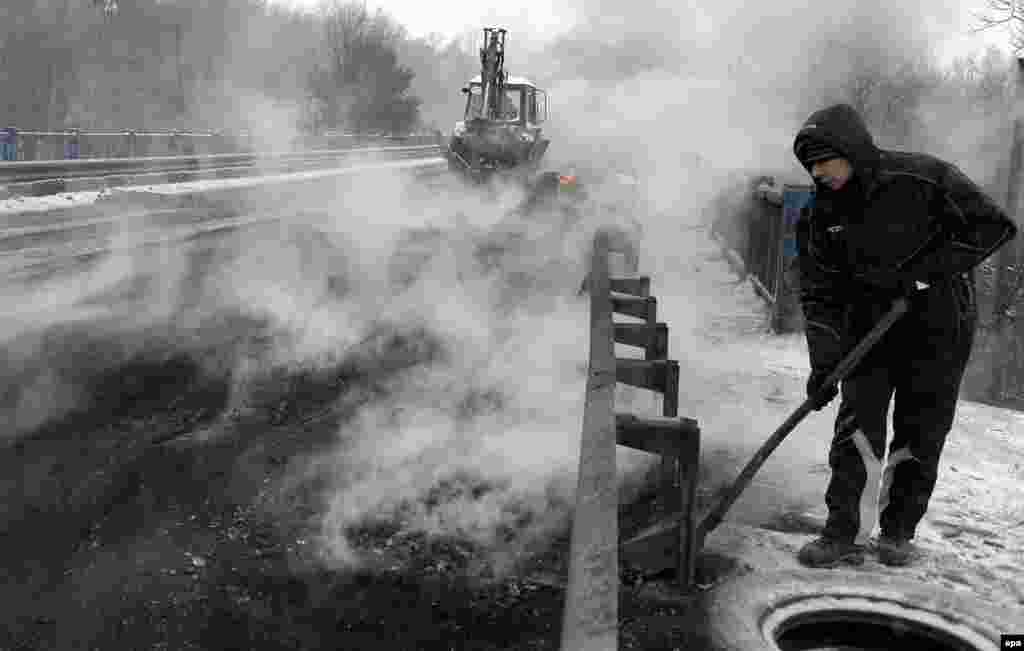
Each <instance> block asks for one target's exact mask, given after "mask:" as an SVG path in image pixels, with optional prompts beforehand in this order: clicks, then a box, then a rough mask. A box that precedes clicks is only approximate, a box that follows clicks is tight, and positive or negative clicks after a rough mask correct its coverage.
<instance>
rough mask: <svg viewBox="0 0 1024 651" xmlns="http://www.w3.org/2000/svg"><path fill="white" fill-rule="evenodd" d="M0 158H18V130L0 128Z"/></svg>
mask: <svg viewBox="0 0 1024 651" xmlns="http://www.w3.org/2000/svg"><path fill="white" fill-rule="evenodd" d="M0 160H18V130H17V129H15V128H14V127H7V128H6V129H0Z"/></svg>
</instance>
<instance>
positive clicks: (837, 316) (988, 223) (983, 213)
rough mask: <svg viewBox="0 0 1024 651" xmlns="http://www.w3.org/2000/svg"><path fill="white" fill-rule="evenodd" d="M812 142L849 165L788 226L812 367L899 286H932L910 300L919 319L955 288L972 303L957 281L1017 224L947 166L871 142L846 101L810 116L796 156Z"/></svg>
mask: <svg viewBox="0 0 1024 651" xmlns="http://www.w3.org/2000/svg"><path fill="white" fill-rule="evenodd" d="M813 140H816V141H818V142H823V143H826V144H827V145H829V146H830V147H831V148H832V149H834V150H835V151H837V152H838V153H840V154H841V155H842V156H843V157H844V158H846V159H847V160H848V161H850V163H851V165H852V166H853V168H854V177H853V179H851V182H850V183H848V184H847V185H846V186H845V187H843V188H842V189H841V190H839V191H833V190H831V188H827V187H820V186H819V187H818V188H817V192H816V196H815V205H814V210H813V213H812V214H811V215H810V216H805V217H803V218H801V219H800V220H799V222H798V223H797V246H798V265H799V272H800V300H801V305H802V307H803V311H804V316H805V323H806V331H807V339H808V345H809V348H810V354H811V364H812V367H814V368H815V369H816V370H818V371H822V370H828V369H830V368H831V367H832V366H834V365H835V364H836V363H837V362H838V360H839V358H840V357H841V355H842V353H843V352H844V350H846V349H848V348H849V347H850V345H852V343H853V341H854V340H856V339H859V338H860V337H862V336H863V335H864V334H865V333H866V331H867V330H868V329H870V327H871V325H872V324H873V322H874V320H877V318H878V317H880V316H881V314H882V313H884V311H885V310H886V309H888V307H889V305H890V304H891V301H892V299H893V298H894V293H895V292H897V291H898V288H903V287H906V286H907V285H908V283H911V282H913V281H922V282H924V283H927V284H929V285H930V286H933V289H930V290H927V291H925V292H920V294H921V297H919V298H915V301H916V302H917V303H918V305H917V307H918V311H919V312H921V313H923V314H925V315H926V316H927V315H931V316H932V317H934V318H942V317H941V315H942V314H943V313H945V312H955V311H956V310H958V309H962V305H958V304H957V302H956V301H955V300H954V299H955V298H956V295H957V292H961V293H963V292H967V293H968V294H969V296H970V300H971V301H972V302H973V289H972V288H971V287H966V286H964V287H960V286H958V283H959V284H960V285H966V284H969V283H970V282H971V279H970V272H971V270H972V269H974V267H976V266H977V265H978V264H980V263H981V262H982V261H983V260H984V259H985V258H987V257H988V256H989V255H991V254H992V253H993V252H994V251H995V250H996V249H997V248H999V247H1000V246H1002V245H1003V244H1005V243H1006V242H1008V241H1009V240H1010V239H1012V238H1013V237H1014V236H1015V235H1016V234H1017V227H1016V226H1015V225H1014V223H1013V222H1012V221H1011V220H1010V219H1009V218H1008V217H1007V215H1006V214H1005V213H1004V212H1003V210H1002V209H1000V208H999V206H997V205H996V204H995V202H994V201H992V199H991V198H990V197H988V196H987V195H986V194H985V193H984V192H982V191H981V189H979V188H978V186H977V185H975V184H974V183H973V182H972V181H971V180H970V179H968V178H967V177H966V176H965V175H964V174H963V172H961V171H960V170H959V169H958V168H957V167H956V166H954V165H951V164H949V163H947V162H945V161H942V160H939V159H938V158H935V157H934V156H929V155H927V154H917V153H904V152H895V151H887V150H882V149H879V148H878V147H877V146H875V143H874V140H873V139H872V137H871V134H870V133H869V132H868V129H867V127H866V126H865V124H864V121H863V120H862V119H861V117H860V115H858V114H857V112H856V110H854V109H853V108H852V107H851V106H848V105H845V104H839V105H836V106H832V107H829V108H826V109H823V110H821V111H818V112H816V113H814V114H813V115H811V117H810V118H808V119H807V121H806V122H805V123H804V125H803V127H802V128H801V129H800V131H799V132H798V133H797V136H796V139H795V141H794V144H793V148H794V153H795V154H796V155H797V158H798V159H801V161H803V158H802V156H801V153H802V152H803V151H804V149H803V148H804V147H805V146H806V145H807V143H808V142H810V141H813ZM805 167H808V172H810V167H809V166H808V165H807V164H806V163H805ZM962 302H963V300H962V298H961V300H960V303H962ZM972 309H973V306H972ZM933 320H934V319H933Z"/></svg>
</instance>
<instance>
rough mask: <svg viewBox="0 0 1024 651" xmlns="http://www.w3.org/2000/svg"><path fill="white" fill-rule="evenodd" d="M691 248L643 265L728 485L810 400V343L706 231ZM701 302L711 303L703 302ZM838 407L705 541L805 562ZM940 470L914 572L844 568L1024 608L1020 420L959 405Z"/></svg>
mask: <svg viewBox="0 0 1024 651" xmlns="http://www.w3.org/2000/svg"><path fill="white" fill-rule="evenodd" d="M680 239H681V240H682V238H680ZM686 239H687V240H689V241H688V242H683V243H681V244H680V246H682V247H683V248H682V249H681V250H677V251H676V252H675V255H674V256H673V257H672V258H670V259H668V258H667V259H666V260H653V261H651V260H649V261H646V262H645V261H644V260H643V258H642V259H641V269H643V267H644V266H645V264H647V265H650V264H652V263H653V264H654V266H656V267H657V266H659V265H660V266H661V267H662V269H661V273H660V274H654V277H653V278H652V293H653V294H654V295H655V296H657V297H658V299H659V304H658V308H659V320H663V321H666V322H667V323H668V324H669V333H670V338H671V341H670V353H669V356H670V357H671V358H676V359H679V361H680V369H681V375H682V376H683V379H682V380H681V390H680V394H681V395H680V415H681V416H689V417H693V418H696V419H697V420H698V422H699V424H700V426H701V430H702V456H703V458H704V461H705V463H706V464H710V465H711V466H712V467H717V468H718V469H719V471H720V472H717V473H715V479H716V480H720V481H722V482H723V483H724V482H725V481H729V480H731V479H732V478H733V477H735V476H736V474H737V473H738V472H739V469H740V468H741V467H742V466H743V465H744V464H745V463H746V462H747V461H748V460H749V458H750V457H751V456H752V454H753V453H754V451H755V450H756V449H757V448H758V447H759V446H760V445H761V444H762V443H763V442H764V441H765V440H766V439H767V438H768V437H769V436H770V435H771V433H772V432H773V431H774V430H775V428H777V427H778V426H779V425H780V424H781V423H782V422H783V420H785V418H786V417H787V416H788V415H789V414H790V413H791V412H792V411H793V410H795V409H796V408H797V406H798V405H799V404H800V402H801V401H802V400H803V398H804V382H805V379H806V377H807V372H808V368H809V367H808V361H807V353H806V345H805V343H804V340H803V335H802V334H792V335H784V336H776V335H772V334H770V333H769V332H768V331H767V329H766V327H765V325H764V324H765V322H766V319H765V318H764V312H765V308H764V304H763V302H762V301H761V300H760V299H759V298H758V297H757V296H756V294H755V293H754V292H753V290H752V288H751V287H750V285H749V284H748V283H744V282H741V281H740V280H739V279H738V278H737V276H736V275H735V274H733V273H732V272H731V271H730V269H729V267H728V265H727V263H726V262H725V260H724V259H722V257H721V255H720V252H719V251H718V249H717V246H716V245H715V244H714V243H713V242H711V241H710V240H709V239H708V238H706V237H705V234H704V233H698V234H696V237H694V238H692V239H690V238H686ZM673 295H675V296H677V297H679V298H673ZM683 296H685V297H687V298H686V299H683V298H681V297H683ZM695 296H698V297H699V296H703V297H706V299H707V300H701V301H699V302H698V303H697V304H695V303H694V301H693V297H695ZM837 403H838V401H835V402H833V404H832V405H830V406H829V407H827V408H826V409H824V410H823V411H821V412H816V413H812V414H811V415H810V416H808V418H807V419H806V420H805V421H804V422H803V423H802V424H800V425H799V426H798V427H797V429H796V430H795V431H794V432H793V433H792V434H791V435H790V436H789V437H788V438H787V439H786V440H785V441H784V442H783V443H782V445H781V446H780V447H779V448H778V449H777V450H776V452H775V453H774V455H773V456H772V457H771V458H770V459H769V460H768V462H767V463H766V464H765V466H764V467H763V468H762V469H761V471H760V473H759V475H758V476H757V477H756V478H755V481H754V484H753V485H752V486H751V487H750V488H748V489H747V491H746V492H745V493H744V495H743V496H742V497H741V498H740V500H739V501H738V502H737V503H736V505H735V506H734V507H733V510H732V512H731V513H730V515H729V518H730V521H731V522H730V524H729V525H728V526H723V527H720V528H719V529H718V530H716V532H715V533H714V535H713V536H712V538H711V539H709V541H708V545H709V546H712V547H714V546H715V545H718V546H720V547H722V548H723V549H731V550H732V551H737V552H739V553H741V554H742V555H745V556H747V557H748V558H749V559H754V560H753V561H752V562H753V564H754V565H755V566H756V565H758V564H760V565H772V566H775V567H780V568H781V567H796V563H795V560H794V558H793V555H794V554H795V552H796V550H797V549H798V548H799V546H800V545H801V544H803V543H804V542H805V541H807V540H809V539H811V538H812V537H813V534H812V533H810V532H811V531H813V529H814V528H815V527H817V526H820V525H821V524H823V523H824V518H825V513H826V511H825V506H824V491H825V487H826V484H827V481H828V478H829V468H828V465H827V461H828V448H829V442H830V440H831V436H832V422H833V419H834V418H835V413H836V409H837V407H838V404H837ZM890 431H891V430H890ZM939 472H940V475H939V481H938V484H937V486H936V489H935V492H934V495H933V498H932V500H931V505H930V509H929V512H928V514H927V515H926V516H925V520H924V521H923V523H922V525H921V526H920V527H919V530H918V537H917V539H916V543H917V544H918V546H919V548H920V550H921V552H922V558H921V559H920V560H919V562H918V563H916V564H915V565H914V566H912V567H910V568H887V567H884V566H881V565H879V564H878V563H877V562H875V561H869V562H868V563H866V564H865V565H864V566H862V567H861V568H859V569H848V570H839V571H840V572H846V571H850V572H857V571H861V572H881V573H893V574H899V575H904V576H911V577H915V578H918V579H920V580H921V581H925V582H929V583H932V584H935V585H941V586H944V587H947V588H956V589H962V590H967V591H970V592H974V593H975V594H977V595H980V596H982V597H984V598H987V599H990V600H992V601H996V602H1003V603H1006V604H1009V605H1015V606H1018V607H1019V606H1022V605H1024V571H1022V568H1024V535H1022V532H1024V414H1022V413H1018V412H1014V411H1011V410H1006V409H998V408H993V407H989V406H986V405H982V404H977V403H972V402H966V401H962V402H961V403H960V405H959V408H958V413H957V418H956V422H955V425H954V427H953V430H952V432H951V433H950V435H949V437H948V439H947V444H946V448H945V452H944V455H943V458H942V461H941V465H940V471H939ZM755 527H768V528H774V529H781V530H786V531H785V532H777V531H764V530H762V529H758V528H755ZM761 569H770V568H768V567H764V568H761Z"/></svg>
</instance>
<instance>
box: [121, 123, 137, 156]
mask: <svg viewBox="0 0 1024 651" xmlns="http://www.w3.org/2000/svg"><path fill="white" fill-rule="evenodd" d="M136 140H137V138H136V136H135V130H134V129H129V130H128V131H125V132H124V155H125V157H127V158H135V156H136V153H135V152H136Z"/></svg>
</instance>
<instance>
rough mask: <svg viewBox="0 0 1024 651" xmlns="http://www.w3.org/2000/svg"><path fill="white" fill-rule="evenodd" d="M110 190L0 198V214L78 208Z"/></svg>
mask: <svg viewBox="0 0 1024 651" xmlns="http://www.w3.org/2000/svg"><path fill="white" fill-rule="evenodd" d="M110 193H111V191H110V190H89V191H83V192H59V193H57V194H50V195H46V196H43V197H11V198H9V199H0V215H15V214H18V213H23V212H46V211H49V210H61V209H65V208H79V207H82V206H90V205H92V204H94V203H96V200H97V199H99V198H100V197H101V196H104V195H109V194H110Z"/></svg>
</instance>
